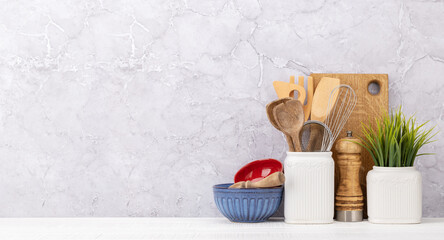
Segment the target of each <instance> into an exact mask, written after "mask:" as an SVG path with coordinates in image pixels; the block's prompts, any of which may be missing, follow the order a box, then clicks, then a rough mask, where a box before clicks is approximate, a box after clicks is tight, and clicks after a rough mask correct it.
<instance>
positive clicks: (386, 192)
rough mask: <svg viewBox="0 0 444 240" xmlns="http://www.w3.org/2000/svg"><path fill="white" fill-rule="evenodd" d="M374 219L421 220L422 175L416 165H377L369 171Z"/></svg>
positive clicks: (370, 216) (370, 209)
mask: <svg viewBox="0 0 444 240" xmlns="http://www.w3.org/2000/svg"><path fill="white" fill-rule="evenodd" d="M367 210H368V221H369V222H371V223H420V222H421V216H422V179H421V173H420V172H419V171H417V170H416V169H415V167H376V166H375V167H373V170H371V171H369V172H368V174H367Z"/></svg>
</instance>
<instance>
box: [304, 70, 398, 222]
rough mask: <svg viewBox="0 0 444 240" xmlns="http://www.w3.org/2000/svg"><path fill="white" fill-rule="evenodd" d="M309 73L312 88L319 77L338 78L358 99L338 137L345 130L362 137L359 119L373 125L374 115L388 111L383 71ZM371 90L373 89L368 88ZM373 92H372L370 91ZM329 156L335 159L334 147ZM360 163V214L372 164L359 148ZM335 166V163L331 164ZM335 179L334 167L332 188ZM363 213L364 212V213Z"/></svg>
mask: <svg viewBox="0 0 444 240" xmlns="http://www.w3.org/2000/svg"><path fill="white" fill-rule="evenodd" d="M310 76H312V77H313V81H314V86H315V91H316V87H317V85H318V83H319V81H320V80H321V79H322V78H323V77H331V78H339V79H340V80H341V84H347V85H350V87H352V88H353V89H354V90H355V92H356V96H357V98H358V102H357V104H356V107H355V109H354V111H353V112H352V114H351V116H350V118H349V119H348V121H347V123H346V124H345V126H344V128H343V129H342V132H341V133H340V135H339V136H338V139H340V138H343V137H345V136H346V132H347V131H350V130H351V131H353V136H355V137H356V136H359V137H362V134H361V122H364V123H369V121H370V122H371V124H374V118H375V117H377V116H379V115H380V114H381V113H383V112H384V111H388V104H389V100H388V75H387V74H334V73H313V74H311V75H310ZM375 83H376V84H378V85H379V87H380V89H379V93H377V94H371V93H370V92H369V85H370V84H372V85H371V87H370V89H371V90H372V89H373V90H374V89H376V88H375V87H376V85H375ZM372 92H373V91H372ZM373 93H375V92H373ZM332 151H333V159H335V161H336V150H335V146H333V148H332ZM361 160H362V165H361V169H360V174H359V181H360V184H361V188H362V192H363V193H364V204H365V207H364V213H366V212H367V211H366V209H367V207H366V205H367V201H366V181H365V179H366V176H367V172H368V171H369V170H371V169H372V167H373V165H374V164H373V159H372V158H371V156H370V154H369V153H368V152H367V151H365V150H364V151H363V153H362V155H361ZM335 165H336V166H337V164H335ZM338 180H339V169H338V168H337V167H336V168H335V189H337V185H338ZM364 215H365V216H366V214H364Z"/></svg>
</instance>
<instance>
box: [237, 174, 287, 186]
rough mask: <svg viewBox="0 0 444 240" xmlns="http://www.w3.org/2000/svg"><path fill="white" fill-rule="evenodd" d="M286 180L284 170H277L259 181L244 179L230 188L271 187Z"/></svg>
mask: <svg viewBox="0 0 444 240" xmlns="http://www.w3.org/2000/svg"><path fill="white" fill-rule="evenodd" d="M284 182H285V176H284V173H282V172H275V173H272V174H270V176H268V177H266V178H264V179H262V180H260V181H257V182H251V181H245V182H244V181H242V182H237V183H235V184H233V185H231V186H230V187H229V188H269V187H277V186H280V185H282V184H284Z"/></svg>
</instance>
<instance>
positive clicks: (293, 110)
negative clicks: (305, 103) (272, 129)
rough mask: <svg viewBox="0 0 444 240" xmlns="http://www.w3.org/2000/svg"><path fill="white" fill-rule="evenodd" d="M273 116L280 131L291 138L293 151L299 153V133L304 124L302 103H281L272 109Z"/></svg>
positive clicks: (296, 101) (290, 101)
mask: <svg viewBox="0 0 444 240" xmlns="http://www.w3.org/2000/svg"><path fill="white" fill-rule="evenodd" d="M273 115H274V117H275V120H276V123H277V125H278V126H279V128H280V129H281V131H282V132H283V133H285V134H287V135H289V136H291V138H292V140H293V146H294V150H295V151H296V152H301V145H300V141H299V132H300V130H301V128H302V125H303V124H304V110H303V109H302V103H301V102H300V101H298V100H295V99H292V100H289V101H286V102H284V103H281V104H279V105H277V106H276V107H275V108H274V109H273Z"/></svg>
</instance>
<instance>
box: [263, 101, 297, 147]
mask: <svg viewBox="0 0 444 240" xmlns="http://www.w3.org/2000/svg"><path fill="white" fill-rule="evenodd" d="M292 99H293V98H291V97H287V98H280V99H278V100H275V101H273V102H271V103H269V104H267V107H266V109H267V117H268V120H269V121H270V123H271V125H273V127H275V128H276V129H277V130H279V131H282V130H281V129H280V128H279V126H278V124H277V122H276V119H275V117H274V115H273V109H274V108H275V107H276V106H277V105H279V104H281V103H284V102H287V101H290V100H292ZM284 135H285V138H286V139H287V144H288V151H290V152H294V146H293V139H292V138H291V136H290V135H288V134H285V133H284Z"/></svg>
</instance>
